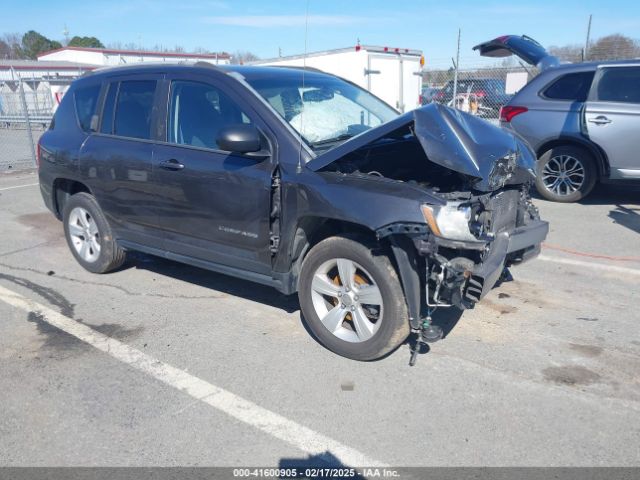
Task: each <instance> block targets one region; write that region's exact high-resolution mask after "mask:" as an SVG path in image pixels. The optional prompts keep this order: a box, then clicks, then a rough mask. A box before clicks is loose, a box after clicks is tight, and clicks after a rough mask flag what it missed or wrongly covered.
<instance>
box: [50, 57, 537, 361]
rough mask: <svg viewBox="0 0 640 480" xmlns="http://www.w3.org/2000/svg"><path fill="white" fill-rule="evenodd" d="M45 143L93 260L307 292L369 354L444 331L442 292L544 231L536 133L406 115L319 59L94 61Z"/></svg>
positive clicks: (57, 199)
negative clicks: (136, 256) (284, 62)
mask: <svg viewBox="0 0 640 480" xmlns="http://www.w3.org/2000/svg"><path fill="white" fill-rule="evenodd" d="M303 75H304V77H303ZM38 151H39V178H40V189H41V192H42V196H43V198H44V201H45V203H46V205H47V207H48V208H49V209H50V210H51V211H52V212H53V213H54V214H55V216H56V217H58V218H59V219H61V220H62V221H63V225H64V232H65V236H66V239H67V243H68V245H69V247H70V250H71V253H72V254H73V256H74V257H75V258H76V260H77V261H78V262H79V263H80V265H82V266H83V267H84V268H85V269H87V270H89V271H90V272H95V273H105V272H109V271H113V270H114V269H116V268H118V267H120V266H121V265H122V264H123V262H124V261H125V255H126V252H127V251H129V250H138V251H142V252H146V253H149V254H153V255H158V256H161V257H165V258H168V259H172V260H176V261H179V262H183V263H187V264H191V265H195V266H198V267H201V268H205V269H210V270H213V271H216V272H221V273H224V274H228V275H233V276H236V277H240V278H243V279H247V280H250V281H253V282H257V283H262V284H265V285H270V286H273V287H275V288H276V289H277V290H279V291H280V292H282V293H284V294H293V293H295V292H297V293H298V296H299V299H300V306H301V309H302V313H303V315H304V318H305V320H306V322H307V323H308V326H309V328H310V329H311V331H312V332H313V333H314V334H315V336H316V337H317V338H318V339H319V341H320V342H321V343H322V344H323V345H325V346H326V347H327V348H329V349H330V350H332V351H334V352H336V353H338V354H340V355H344V356H346V357H349V358H354V359H358V360H372V359H376V358H380V357H381V356H383V355H385V354H386V353H388V352H390V351H391V350H393V349H394V348H396V347H397V346H398V345H400V344H401V343H402V342H404V340H405V339H406V338H407V336H408V335H409V333H410V331H412V330H413V331H415V332H418V333H420V332H423V333H424V332H425V331H428V332H430V333H433V328H431V329H430V327H432V326H431V325H429V322H428V321H427V320H425V315H426V314H427V313H428V312H430V309H431V308H432V307H433V306H445V305H454V306H456V307H459V308H462V309H464V308H471V307H473V306H474V304H475V303H476V302H478V301H480V300H481V298H482V297H484V295H486V294H487V292H488V291H489V290H490V289H492V288H493V287H494V285H495V284H496V282H497V281H498V280H499V279H500V278H501V276H502V275H503V273H504V272H505V268H506V267H509V266H511V265H513V264H517V263H520V262H522V261H525V260H528V259H530V258H532V257H534V256H536V255H537V253H538V252H539V250H540V243H541V242H542V240H543V239H544V238H545V236H546V234H547V230H548V225H547V223H546V222H544V221H541V220H540V219H539V217H538V212H537V210H536V209H535V208H534V207H533V205H532V203H531V201H530V199H529V195H528V190H529V185H530V183H531V182H532V181H533V167H534V161H535V158H534V156H533V153H532V152H531V150H530V149H529V147H528V146H527V145H526V143H525V142H524V141H522V140H520V139H519V138H517V137H515V136H514V135H512V134H510V133H508V132H506V131H502V130H500V129H499V128H497V127H494V126H492V125H489V124H488V123H487V122H485V121H483V120H481V119H477V118H475V117H472V116H469V115H466V114H464V113H461V112H457V111H455V110H452V109H449V108H446V107H443V106H441V105H429V106H426V107H423V108H420V109H417V110H415V111H413V112H408V113H405V114H403V115H399V114H398V113H397V112H396V111H395V110H394V109H392V108H391V107H389V106H388V105H387V104H386V103H384V102H383V101H381V100H380V99H378V98H376V97H374V96H373V95H371V94H370V93H369V92H367V91H366V90H363V89H361V88H360V87H357V86H356V85H354V84H352V83H349V82H347V81H344V80H342V79H339V78H337V77H334V76H331V75H327V74H323V73H319V72H314V71H309V70H307V71H306V72H303V70H301V69H291V68H277V67H250V66H229V67H223V68H218V67H214V66H212V65H209V64H198V65H195V66H186V65H175V66H172V65H142V66H130V67H116V68H111V69H105V70H100V71H96V72H94V73H90V74H87V75H84V76H83V77H81V78H80V79H78V80H76V81H75V82H74V83H73V84H72V86H71V87H70V90H69V92H68V93H67V94H66V95H65V96H64V99H63V101H62V103H61V105H60V107H59V108H58V110H57V112H56V114H55V117H54V120H53V123H52V125H51V128H50V129H49V130H48V131H47V132H45V133H44V134H43V136H42V137H41V140H40V142H39V147H38Z"/></svg>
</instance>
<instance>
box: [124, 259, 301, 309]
mask: <svg viewBox="0 0 640 480" xmlns="http://www.w3.org/2000/svg"><path fill="white" fill-rule="evenodd" d="M124 268H138V269H142V270H148V271H150V272H153V273H157V274H158V275H164V276H167V277H171V278H175V279H178V280H182V281H184V282H189V283H192V284H194V285H198V286H201V287H204V288H208V289H211V290H217V291H219V292H222V293H225V294H227V295H233V296H235V297H242V298H246V299H247V300H251V301H254V302H258V303H263V304H265V305H269V306H271V307H275V308H279V309H282V310H284V311H285V312H287V313H293V312H296V311H297V310H299V309H300V305H299V304H298V297H297V296H296V295H283V294H281V293H279V292H278V291H276V290H275V289H273V288H271V287H268V286H266V285H260V284H258V283H254V282H250V281H248V280H242V279H239V278H235V277H231V276H228V275H223V274H221V273H216V272H211V271H209V270H204V269H202V268H198V267H192V266H190V265H185V264H182V263H178V262H174V261H172V260H167V259H164V258H161V257H156V256H153V255H147V254H144V253H140V252H131V253H129V255H128V258H127V263H126V265H125V266H124Z"/></svg>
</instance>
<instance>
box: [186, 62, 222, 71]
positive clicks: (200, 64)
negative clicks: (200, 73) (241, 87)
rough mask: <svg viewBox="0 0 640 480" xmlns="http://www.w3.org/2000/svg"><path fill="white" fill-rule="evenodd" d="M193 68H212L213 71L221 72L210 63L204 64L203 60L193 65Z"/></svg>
mask: <svg viewBox="0 0 640 480" xmlns="http://www.w3.org/2000/svg"><path fill="white" fill-rule="evenodd" d="M193 66H194V67H203V68H213V69H215V70H222V69H221V68H220V67H218V66H217V65H214V64H213V63H210V62H205V61H204V60H199V61H197V62H196V63H194V64H193Z"/></svg>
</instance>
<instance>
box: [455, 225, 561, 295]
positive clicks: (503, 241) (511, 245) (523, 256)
mask: <svg viewBox="0 0 640 480" xmlns="http://www.w3.org/2000/svg"><path fill="white" fill-rule="evenodd" d="M547 233H549V224H548V223H547V222H544V221H542V220H536V221H534V222H531V223H530V224H528V225H524V226H522V227H518V228H516V229H514V230H512V231H510V232H501V233H499V234H498V235H496V238H495V240H494V241H493V242H492V244H491V248H490V250H489V253H488V254H487V255H486V257H485V259H484V261H483V262H482V263H481V264H479V265H477V266H476V268H475V269H474V270H473V272H472V274H471V277H470V278H469V281H468V283H467V286H466V288H465V289H464V295H463V296H464V299H465V300H467V301H470V302H478V301H480V300H481V299H482V298H483V297H484V296H485V295H486V294H487V293H489V291H490V290H491V289H492V288H493V287H494V286H495V284H496V283H497V281H498V279H499V278H500V276H501V275H502V272H503V271H504V269H505V267H508V266H510V265H512V264H514V263H522V262H524V261H526V260H530V259H531V258H534V257H535V256H537V255H538V254H539V253H540V245H541V244H542V242H543V241H544V239H545V238H546V237H547Z"/></svg>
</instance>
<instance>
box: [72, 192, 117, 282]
mask: <svg viewBox="0 0 640 480" xmlns="http://www.w3.org/2000/svg"><path fill="white" fill-rule="evenodd" d="M62 218H63V224H64V234H65V237H66V239H67V245H69V249H70V250H71V253H72V254H73V256H74V257H75V259H76V260H77V261H78V263H79V264H80V265H82V267H83V268H84V269H86V270H88V271H90V272H92V273H107V272H110V271H112V270H115V269H116V268H118V267H120V266H121V265H122V264H123V263H124V261H125V259H126V254H125V251H124V250H123V249H122V248H121V247H120V246H119V245H118V243H117V242H116V240H115V238H113V233H112V231H111V227H110V225H109V223H108V222H107V219H106V218H105V217H104V214H103V213H102V210H101V209H100V207H99V206H98V202H96V199H95V198H94V197H93V196H92V195H90V194H88V193H85V192H81V193H76V194H75V195H73V196H71V197H70V198H69V199H68V200H67V201H66V202H65V205H64V209H63V213H62Z"/></svg>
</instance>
